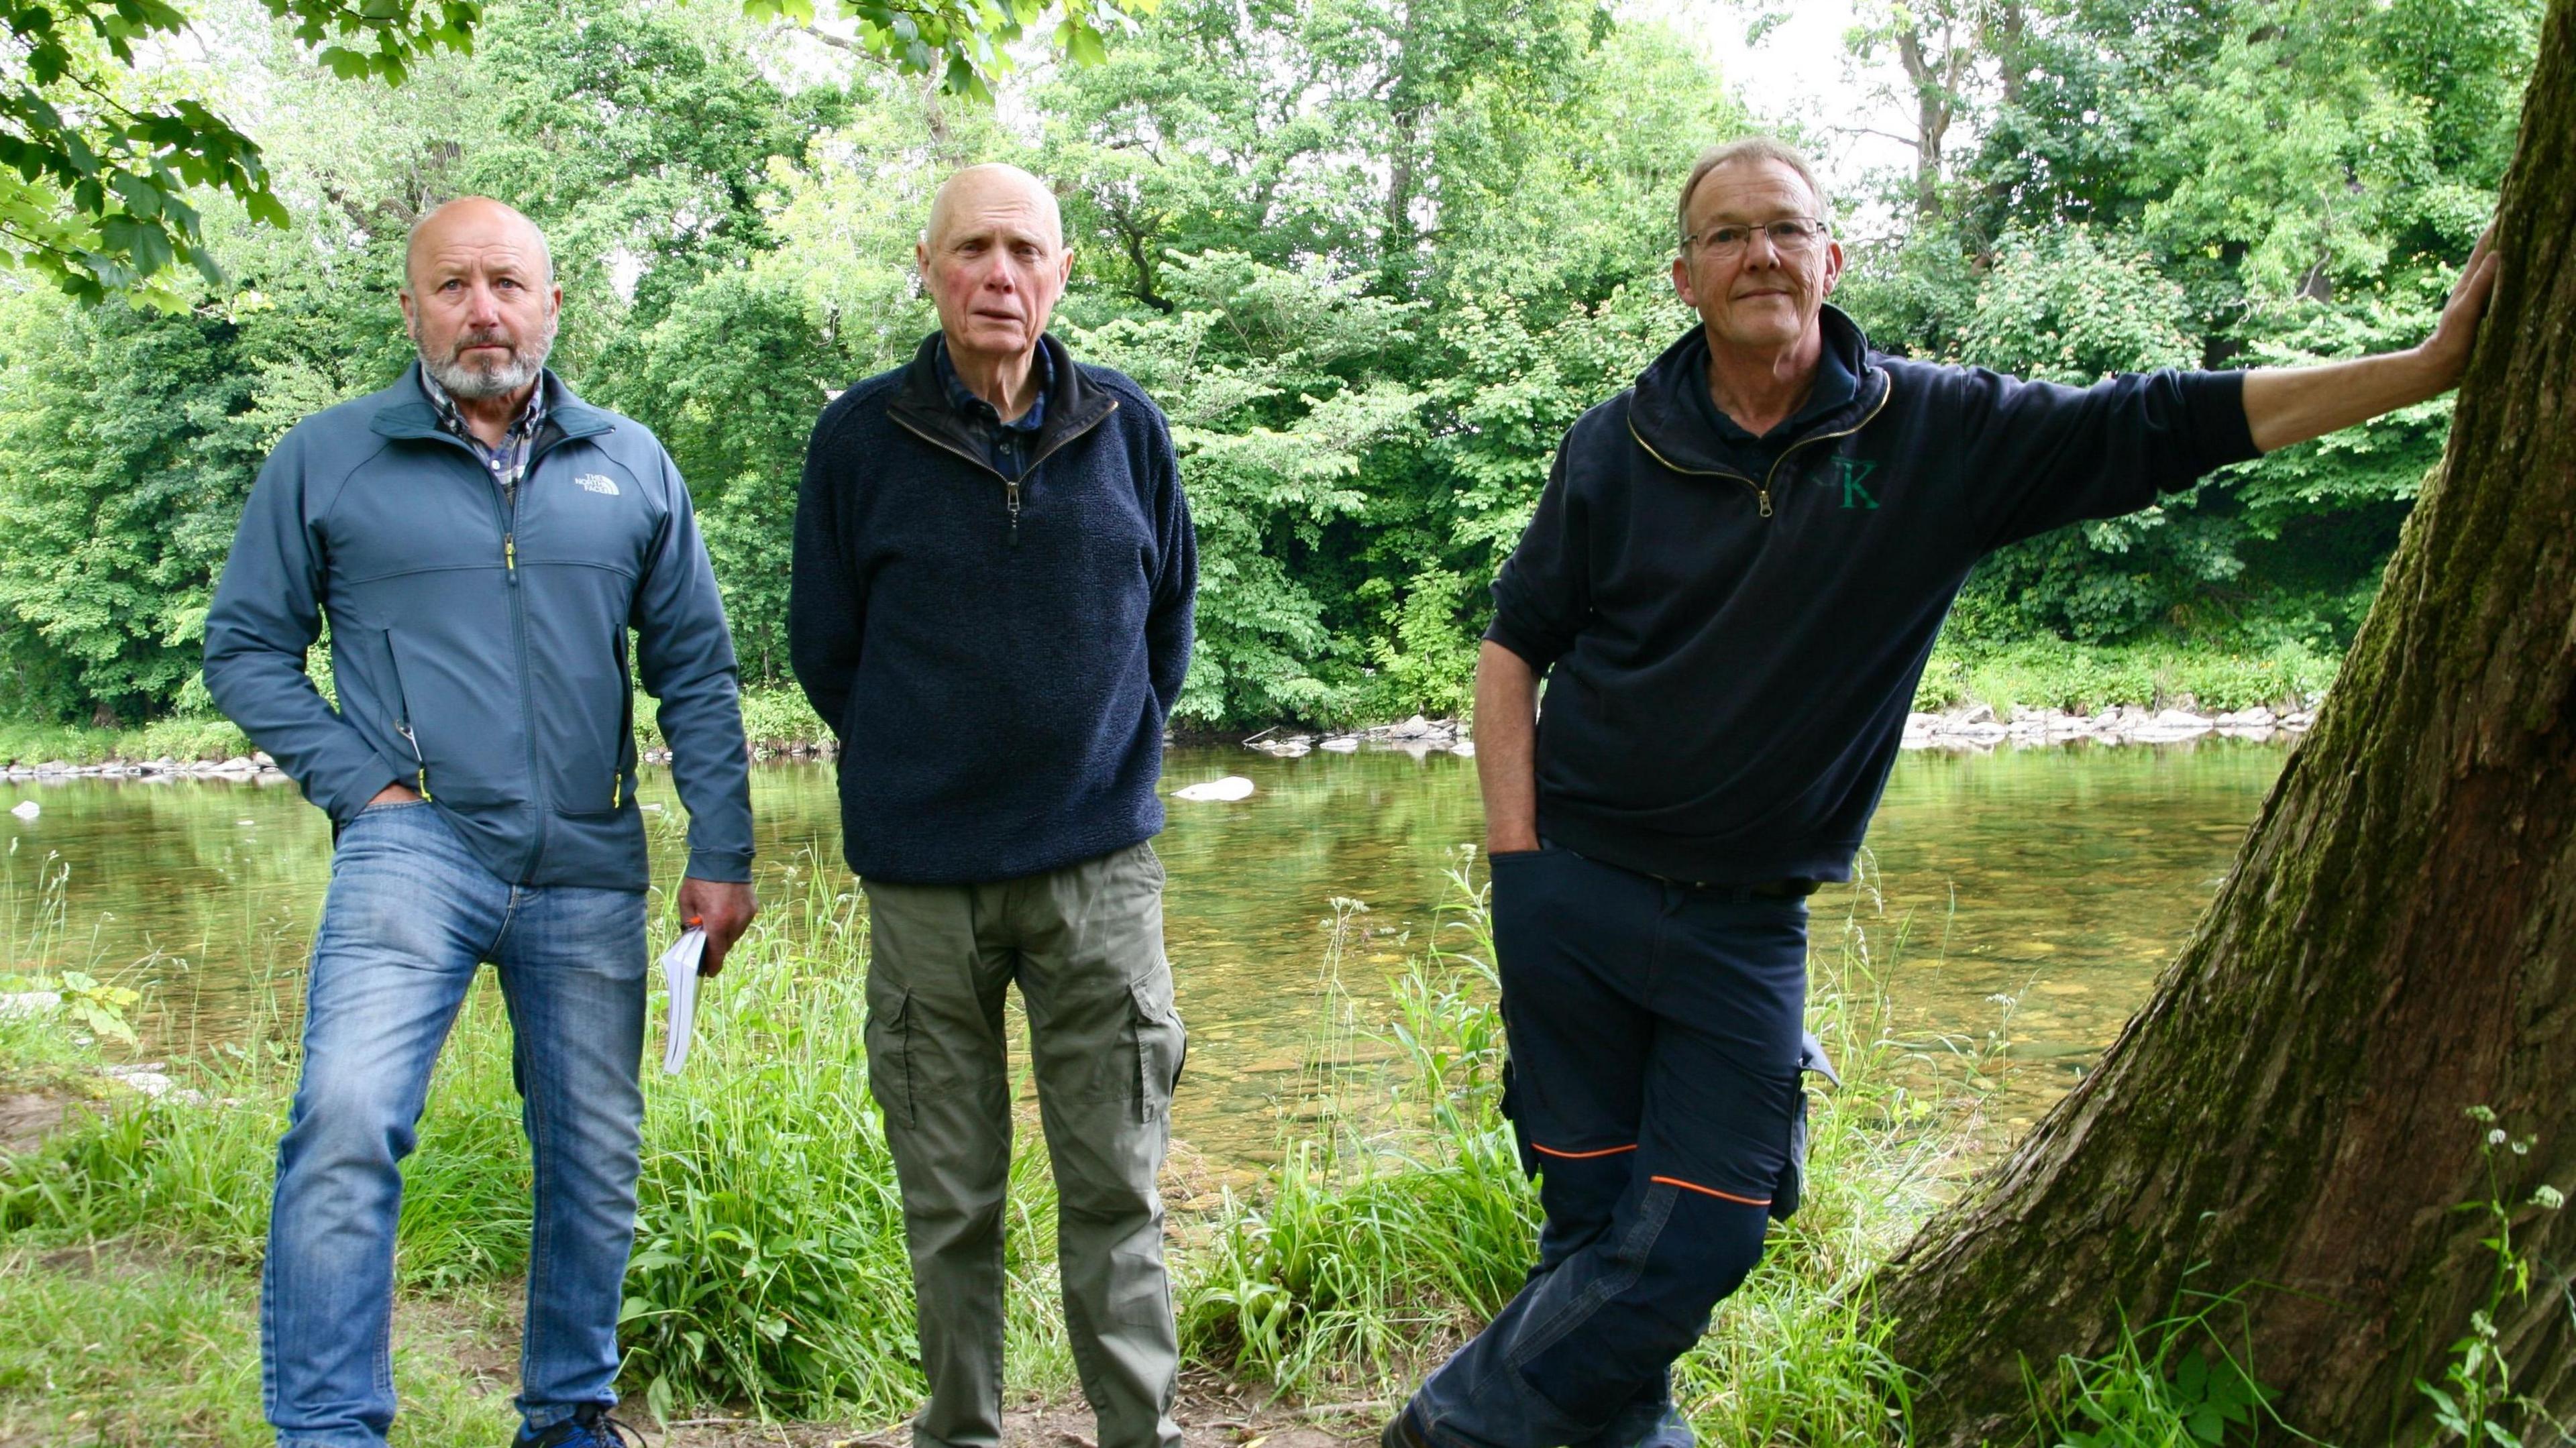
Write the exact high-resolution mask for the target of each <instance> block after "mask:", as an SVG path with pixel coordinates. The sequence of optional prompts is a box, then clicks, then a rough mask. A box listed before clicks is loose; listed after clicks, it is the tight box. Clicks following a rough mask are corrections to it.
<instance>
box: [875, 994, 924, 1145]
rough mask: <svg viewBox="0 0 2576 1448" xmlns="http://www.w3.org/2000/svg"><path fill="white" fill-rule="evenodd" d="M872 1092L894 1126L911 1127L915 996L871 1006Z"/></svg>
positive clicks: (898, 995) (895, 995)
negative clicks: (913, 999)
mask: <svg viewBox="0 0 2576 1448" xmlns="http://www.w3.org/2000/svg"><path fill="white" fill-rule="evenodd" d="M866 1034H867V1042H868V1092H869V1094H870V1095H873V1096H874V1097H876V1098H877V1106H878V1108H879V1109H880V1110H882V1111H884V1112H885V1115H886V1120H887V1122H888V1123H890V1124H894V1125H899V1126H910V1125H912V1124H913V1114H912V992H910V991H908V990H906V991H897V992H895V993H894V996H893V998H892V999H891V1000H888V1001H884V1002H879V1001H876V1000H870V1001H869V1002H868V1025H867V1033H866Z"/></svg>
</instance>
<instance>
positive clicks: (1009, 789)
mask: <svg viewBox="0 0 2576 1448" xmlns="http://www.w3.org/2000/svg"><path fill="white" fill-rule="evenodd" d="M937 342H938V338H937V337H936V336H934V337H932V338H930V339H929V340H928V341H926V342H924V343H923V345H922V348H921V350H920V351H919V352H918V353H916V354H915V356H914V358H913V360H912V362H911V363H910V364H908V365H906V366H904V367H899V368H897V369H895V370H894V371H891V372H887V373H883V374H880V375H879V376H876V377H871V378H869V379H868V380H867V381H865V382H862V383H859V384H858V385H857V386H855V387H852V388H851V389H850V390H849V391H847V392H845V393H843V394H841V396H840V397H839V398H837V399H835V400H834V401H833V403H832V404H831V406H829V407H827V408H825V409H824V411H823V416H822V419H821V421H819V422H817V423H816V424H815V426H814V436H813V441H812V444H811V446H810V447H809V448H808V450H807V452H806V457H805V481H804V486H803V489H802V490H801V492H800V493H799V495H798V499H797V505H796V560H795V573H794V576H793V579H792V581H791V586H790V592H789V599H788V637H789V652H790V655H791V658H792V660H793V663H794V665H795V669H796V677H797V680H798V682H800V683H801V684H803V685H804V687H805V694H806V697H807V698H809V699H811V700H812V701H813V703H814V708H815V710H816V712H818V713H820V714H821V715H822V716H823V718H824V720H825V721H826V722H827V723H829V724H830V725H831V726H832V728H833V729H834V730H835V731H836V732H837V733H838V734H839V736H840V740H841V744H842V749H843V752H842V755H841V759H840V782H841V831H842V852H843V854H844V855H845V856H846V857H847V859H848V860H849V864H850V868H851V869H852V870H855V871H857V872H858V874H859V875H860V876H861V877H863V878H866V879H873V880H890V881H899V882H905V883H911V884H960V883H967V882H973V881H987V880H1006V879H1012V878H1015V877H1018V876H1022V875H1032V874H1036V873H1038V872H1040V871H1042V870H1051V869H1054V868H1056V867H1057V866H1059V865H1066V864H1071V863H1072V862H1074V861H1076V860H1082V859H1088V858H1090V857H1092V856H1094V855H1099V854H1104V853H1106V852H1108V851H1110V850H1115V849H1120V848H1123V847H1125V846H1128V845H1132V844H1135V843H1136V842H1137V841H1139V840H1143V839H1146V838H1148V837H1150V836H1152V835H1153V834H1154V833H1155V832H1156V831H1158V830H1160V829H1161V828H1162V827H1163V803H1162V799H1161V797H1160V796H1159V795H1158V794H1157V793H1156V792H1155V784H1156V781H1157V780H1158V779H1159V778H1160V777H1161V773H1162V750H1163V722H1164V720H1165V719H1166V718H1167V717H1168V716H1169V715H1170V713H1171V710H1172V703H1173V701H1174V700H1175V699H1176V698H1177V697H1178V696H1179V694H1180V689H1181V680H1182V677H1183V675H1184V674H1185V673H1186V672H1187V670H1188V668H1189V658H1190V610H1191V602H1192V597H1193V593H1194V591H1195V589H1196V586H1197V579H1198V563H1197V549H1196V543H1195V541H1194V539H1193V537H1192V534H1191V531H1190V513H1189V504H1188V502H1187V500H1186V499H1184V498H1183V496H1182V494H1181V484H1180V474H1179V469H1178V466H1177V464H1176V462H1175V460H1174V457H1173V453H1172V441H1171V434H1170V432H1169V431H1168V430H1167V429H1166V428H1165V426H1164V423H1163V417H1162V414H1161V413H1160V412H1158V411H1156V410H1155V407H1154V404H1153V403H1152V402H1151V401H1149V400H1148V399H1147V398H1146V396H1145V394H1144V393H1143V392H1141V391H1139V390H1138V389H1137V387H1136V384H1134V383H1133V382H1130V381H1128V380H1127V379H1126V378H1125V377H1123V376H1120V375H1119V374H1118V373H1116V372H1113V371H1111V370H1109V369H1108V368H1105V367H1090V366H1076V365H1075V364H1074V362H1073V359H1072V358H1071V357H1070V356H1068V355H1067V354H1066V353H1065V351H1064V348H1063V345H1062V344H1061V343H1059V342H1057V341H1056V340H1055V339H1054V338H1053V337H1046V338H1043V339H1041V345H1042V346H1044V347H1046V348H1047V349H1048V350H1049V352H1050V357H1049V361H1050V363H1051V365H1052V369H1053V370H1052V378H1053V380H1052V383H1051V386H1050V388H1049V392H1048V395H1047V399H1046V412H1045V422H1044V424H1043V426H1042V427H1041V428H1040V429H1039V431H1038V434H1037V437H1036V440H1035V442H1034V443H1033V444H1031V445H1030V446H1029V455H1030V456H1031V457H1032V458H1033V459H1034V461H1032V462H1030V463H1028V464H1027V465H1026V467H1025V471H1024V472H1023V473H1022V475H1021V477H1020V478H1019V479H1018V480H1017V481H1016V483H1014V482H1012V481H1011V480H1007V479H1005V478H1004V477H1003V476H1002V475H1001V474H999V473H997V472H995V471H994V470H993V468H992V466H991V461H990V460H991V452H990V446H991V439H990V438H989V437H988V436H987V435H986V434H985V433H984V432H983V431H982V430H980V429H982V428H983V427H984V425H985V424H984V423H983V422H982V421H981V420H980V419H976V418H972V417H968V416H966V415H964V414H961V413H960V412H959V411H958V409H957V408H955V407H954V406H953V405H952V404H951V402H950V401H949V398H948V395H947V390H946V388H945V387H944V386H943V385H942V383H941V380H940V378H939V375H938V369H937V363H936V357H937V352H936V345H937Z"/></svg>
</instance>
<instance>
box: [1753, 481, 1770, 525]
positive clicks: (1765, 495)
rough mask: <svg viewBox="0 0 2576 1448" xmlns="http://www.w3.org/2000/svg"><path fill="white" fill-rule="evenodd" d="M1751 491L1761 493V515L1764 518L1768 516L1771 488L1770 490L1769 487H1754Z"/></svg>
mask: <svg viewBox="0 0 2576 1448" xmlns="http://www.w3.org/2000/svg"><path fill="white" fill-rule="evenodd" d="M1753 491H1755V492H1757V493H1759V494H1761V495H1762V516H1763V517H1765V518H1768V517H1770V516H1771V490H1770V489H1769V488H1756V489H1754V490H1753Z"/></svg>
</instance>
